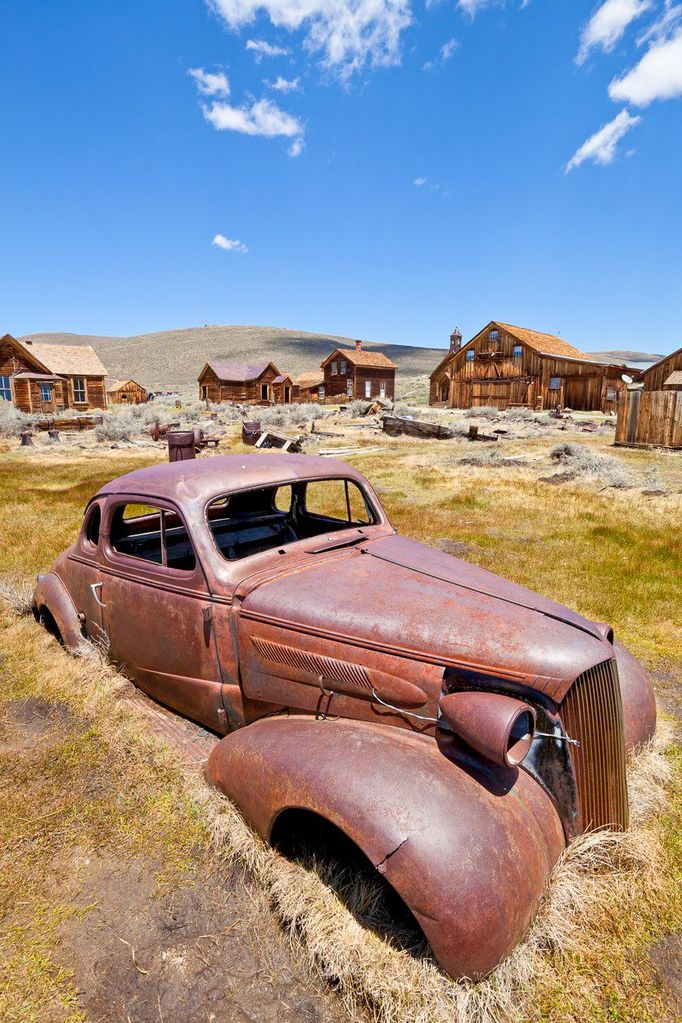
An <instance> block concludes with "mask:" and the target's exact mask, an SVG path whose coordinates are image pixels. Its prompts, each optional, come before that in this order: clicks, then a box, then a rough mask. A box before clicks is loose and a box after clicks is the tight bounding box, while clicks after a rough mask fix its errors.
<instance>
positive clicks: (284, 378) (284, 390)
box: [272, 373, 294, 405]
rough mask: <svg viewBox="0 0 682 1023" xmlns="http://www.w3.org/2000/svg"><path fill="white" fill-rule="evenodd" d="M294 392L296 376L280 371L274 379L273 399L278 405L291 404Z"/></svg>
mask: <svg viewBox="0 0 682 1023" xmlns="http://www.w3.org/2000/svg"><path fill="white" fill-rule="evenodd" d="M293 394H294V378H293V377H291V376H289V374H288V373H280V374H279V375H278V376H276V377H275V379H274V380H273V381H272V400H273V401H274V402H275V404H276V405H290V404H291V403H292V401H293V400H294V399H293Z"/></svg>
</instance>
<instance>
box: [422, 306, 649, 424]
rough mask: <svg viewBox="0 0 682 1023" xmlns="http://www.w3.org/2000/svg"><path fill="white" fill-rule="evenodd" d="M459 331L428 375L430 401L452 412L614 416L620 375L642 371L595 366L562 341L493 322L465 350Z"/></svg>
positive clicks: (620, 387) (621, 387)
mask: <svg viewBox="0 0 682 1023" xmlns="http://www.w3.org/2000/svg"><path fill="white" fill-rule="evenodd" d="M461 341H462V335H461V334H460V332H459V331H458V330H455V332H454V333H453V334H452V335H451V337H450V350H449V352H448V353H447V355H446V356H445V357H444V358H443V359H442V360H441V362H440V363H439V364H438V366H437V367H436V369H435V370H434V372H433V373H432V374H431V378H430V380H431V386H430V392H429V402H430V404H431V405H442V406H449V407H451V408H477V407H481V406H483V405H490V406H493V407H495V408H498V409H502V410H503V409H506V408H509V407H510V406H514V405H519V406H521V405H525V406H527V407H529V408H538V409H542V408H552V407H554V406H555V405H561V406H562V407H564V408H571V409H575V410H576V411H579V410H584V411H589V412H594V411H601V412H615V410H616V407H617V402H618V395H619V393H620V392H621V391H624V390H625V387H626V384H625V382H624V381H623V379H622V377H623V374H624V373H627V374H629V375H630V376H631V377H632V378H633V379H639V378H640V377H641V371H639V370H636V369H628V367H627V366H625V365H612V364H610V363H603V362H597V361H596V360H594V359H591V358H590V357H589V355H585V353H584V352H581V351H580V350H579V349H578V348H574V347H573V345H570V344H568V343H567V342H566V341H564V340H563V338H560V337H556V336H555V335H553V334H543V333H540V331H537V330H528V329H527V328H525V327H514V326H512V325H511V324H509V323H502V322H501V321H498V320H491V322H490V323H489V324H488V325H487V326H486V327H484V328H483V330H481V331H479V332H478V334H476V335H475V337H473V338H472V339H471V341H469V342H467V344H465V345H464V346H462V344H461Z"/></svg>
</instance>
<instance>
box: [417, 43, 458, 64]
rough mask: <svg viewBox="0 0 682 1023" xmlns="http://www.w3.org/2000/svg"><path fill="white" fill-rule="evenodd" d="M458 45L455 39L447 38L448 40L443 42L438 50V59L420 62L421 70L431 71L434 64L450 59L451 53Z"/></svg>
mask: <svg viewBox="0 0 682 1023" xmlns="http://www.w3.org/2000/svg"><path fill="white" fill-rule="evenodd" d="M458 46H459V43H458V42H457V40H456V39H448V41H447V42H446V43H443V45H442V46H441V48H440V50H439V51H438V59H437V60H427V61H426V63H425V64H422V71H433V69H434V68H435V67H436V64H445V63H446V61H448V60H450V57H451V56H452V55H453V53H454V52H455V50H456V49H457V48H458Z"/></svg>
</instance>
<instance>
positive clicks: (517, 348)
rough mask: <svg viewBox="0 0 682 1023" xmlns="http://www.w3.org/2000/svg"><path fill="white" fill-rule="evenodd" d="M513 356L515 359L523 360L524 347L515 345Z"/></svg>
mask: <svg viewBox="0 0 682 1023" xmlns="http://www.w3.org/2000/svg"><path fill="white" fill-rule="evenodd" d="M512 355H513V356H514V358H515V359H521V358H522V357H523V345H514V347H513V349H512Z"/></svg>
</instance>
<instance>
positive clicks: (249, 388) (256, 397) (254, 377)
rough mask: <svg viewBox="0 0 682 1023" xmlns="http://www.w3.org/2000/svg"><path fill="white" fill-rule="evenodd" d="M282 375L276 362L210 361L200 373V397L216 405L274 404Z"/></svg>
mask: <svg viewBox="0 0 682 1023" xmlns="http://www.w3.org/2000/svg"><path fill="white" fill-rule="evenodd" d="M279 376H281V374H280V372H279V370H278V369H277V367H276V366H275V364H274V362H258V363H254V364H253V365H247V364H246V363H237V362H232V363H230V362H213V361H211V362H207V363H206V365H205V366H204V368H203V369H202V371H201V373H200V374H199V397H200V398H201V400H202V401H207V400H208V401H210V402H212V403H213V404H216V405H218V404H220V403H221V402H226V401H234V402H239V403H240V404H242V405H271V404H272V403H273V401H274V393H273V382H274V381H275V379H276V378H277V377H279Z"/></svg>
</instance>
